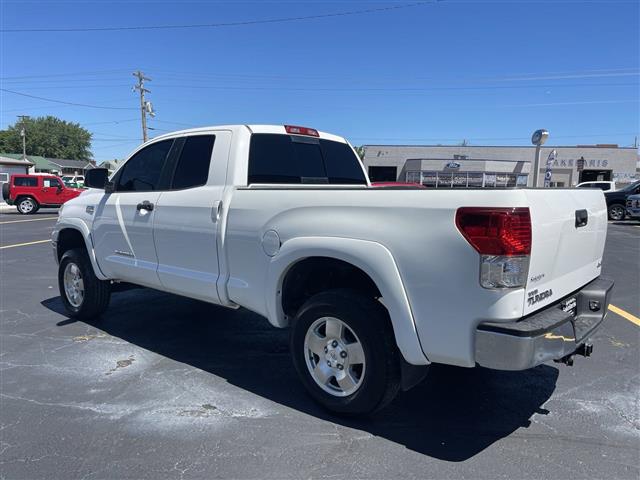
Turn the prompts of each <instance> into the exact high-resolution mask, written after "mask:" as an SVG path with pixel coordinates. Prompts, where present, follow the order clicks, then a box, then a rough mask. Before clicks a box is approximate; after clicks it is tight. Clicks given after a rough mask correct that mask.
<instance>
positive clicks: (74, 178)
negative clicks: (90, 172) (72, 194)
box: [62, 175, 84, 187]
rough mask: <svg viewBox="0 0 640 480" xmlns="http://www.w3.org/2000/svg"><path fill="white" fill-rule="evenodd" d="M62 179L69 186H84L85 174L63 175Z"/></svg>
mask: <svg viewBox="0 0 640 480" xmlns="http://www.w3.org/2000/svg"><path fill="white" fill-rule="evenodd" d="M62 181H63V182H64V184H65V185H68V186H75V187H83V186H84V175H63V176H62Z"/></svg>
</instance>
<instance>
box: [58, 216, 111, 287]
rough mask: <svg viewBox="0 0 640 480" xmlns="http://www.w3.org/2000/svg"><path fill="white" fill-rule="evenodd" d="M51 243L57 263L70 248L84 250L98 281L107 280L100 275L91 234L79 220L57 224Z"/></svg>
mask: <svg viewBox="0 0 640 480" xmlns="http://www.w3.org/2000/svg"><path fill="white" fill-rule="evenodd" d="M52 243H53V244H54V248H55V252H54V253H55V257H56V261H57V262H58V263H59V262H60V259H61V258H62V255H64V252H66V251H67V250H70V249H72V248H84V249H85V250H86V251H87V255H88V256H89V260H91V266H92V267H93V271H94V273H95V275H96V277H98V278H99V279H100V280H108V278H107V277H106V276H105V275H104V274H103V273H102V271H101V270H100V267H99V265H98V262H97V261H96V255H95V251H94V249H93V242H92V239H91V232H90V231H89V228H88V227H87V225H86V224H85V223H84V222H82V221H81V220H76V219H71V220H66V221H64V222H59V223H58V224H57V225H56V228H55V230H54V232H53V235H52Z"/></svg>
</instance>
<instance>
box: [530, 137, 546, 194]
mask: <svg viewBox="0 0 640 480" xmlns="http://www.w3.org/2000/svg"><path fill="white" fill-rule="evenodd" d="M547 138H549V132H548V131H547V130H545V129H544V128H541V129H540V130H536V131H535V132H533V135H532V136H531V143H533V144H534V145H535V146H536V154H535V158H534V159H533V187H534V188H535V187H537V186H538V177H539V176H540V147H542V145H544V142H546V141H547Z"/></svg>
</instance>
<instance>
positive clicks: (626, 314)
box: [609, 305, 640, 327]
mask: <svg viewBox="0 0 640 480" xmlns="http://www.w3.org/2000/svg"><path fill="white" fill-rule="evenodd" d="M609 310H611V311H612V312H613V313H617V314H618V315H620V316H621V317H623V318H626V319H627V320H629V321H630V322H631V323H635V324H636V325H637V326H639V327H640V318H638V317H636V316H635V315H631V314H630V313H629V312H625V311H624V310H622V309H621V308H618V307H616V306H615V305H609Z"/></svg>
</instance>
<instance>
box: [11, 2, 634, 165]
mask: <svg viewBox="0 0 640 480" xmlns="http://www.w3.org/2000/svg"><path fill="white" fill-rule="evenodd" d="M411 1H412V0H407V1H402V0H396V1H393V0H392V1H323V2H320V1H317V2H316V1H309V2H307V1H302V0H296V1H192V2H190V1H155V2H154V1H136V0H122V1H120V0H111V1H56V0H50V1H32V0H3V1H2V2H1V5H2V6H1V7H0V8H1V9H2V10H1V11H0V17H1V19H2V20H1V23H2V25H1V28H2V29H3V30H6V29H15V28H66V27H69V28H86V27H113V26H116V27H118V26H135V25H167V24H170V25H175V24H194V23H198V24H200V23H221V22H242V21H252V20H263V19H274V18H283V17H296V16H309V15H322V14H327V13H340V12H349V11H354V10H363V9H376V8H383V7H387V6H402V5H406V4H408V3H411ZM639 19H640V2H639V1H638V0H635V1H633V0H632V1H628V0H627V1H614V0H607V1H562V0H553V1H544V0H541V1H518V0H513V1H481V0H479V1H460V0H448V1H447V0H444V1H441V2H438V3H433V4H428V3H427V4H424V5H418V6H412V7H407V8H398V9H394V10H386V11H380V12H373V13H366V14H357V15H344V16H335V17H329V18H319V19H312V20H300V21H290V22H282V23H269V24H250V25H242V26H225V27H220V28H197V29H171V30H135V31H102V32H96V31H90V32H73V33H71V32H69V33H60V32H57V33H52V32H30V33H10V32H5V33H1V34H0V40H1V42H2V43H1V47H0V49H1V50H0V54H1V57H2V59H1V65H0V69H1V72H0V77H1V78H2V85H1V86H2V88H4V89H8V90H13V91H17V92H21V93H25V94H29V95H35V96H39V97H45V98H49V99H55V100H61V101H67V102H72V103H85V104H90V105H98V106H103V107H110V108H109V109H96V108H86V107H80V106H70V105H63V104H57V103H52V102H47V101H44V100H39V99H34V98H27V97H23V96H18V95H15V94H12V93H7V92H0V98H1V101H2V104H1V112H0V113H1V117H0V128H6V126H7V125H8V124H11V123H13V122H15V120H16V115H20V114H27V115H32V116H38V115H55V116H58V117H61V118H63V119H65V120H70V121H74V122H78V123H80V124H82V125H83V126H86V128H88V129H90V130H91V131H92V132H93V133H94V143H93V152H94V157H95V158H96V159H97V160H98V161H101V160H106V159H111V158H121V157H123V156H125V155H126V154H127V153H128V152H129V151H130V150H131V149H133V148H134V147H135V146H136V145H137V144H138V143H139V141H140V140H139V139H140V136H141V133H140V122H139V111H138V110H136V107H137V102H138V98H137V96H136V94H134V93H133V92H132V91H131V86H132V85H133V83H134V78H133V76H132V74H131V72H132V71H133V70H135V69H141V70H143V71H144V72H145V74H147V75H148V76H149V77H151V78H152V79H153V81H152V82H150V83H149V89H150V90H151V91H152V92H151V94H150V95H149V97H148V98H149V99H150V100H151V101H152V102H153V104H154V107H155V109H156V111H157V117H156V119H155V120H151V122H150V126H151V127H154V128H156V129H157V130H155V131H152V132H151V134H152V135H157V134H159V133H164V131H171V130H176V129H181V128H186V127H188V126H198V125H216V124H231V123H274V124H284V123H290V124H299V125H304V126H310V127H314V128H318V129H321V130H326V131H330V132H334V133H338V134H342V135H344V136H345V137H347V138H348V139H349V140H350V141H351V142H352V143H353V144H354V145H361V144H376V143H377V144H379V143H393V144H438V143H442V144H455V143H459V142H461V141H462V140H463V139H468V140H469V141H470V143H471V144H475V145H501V144H505V145H526V144H528V143H529V141H528V139H529V137H530V135H531V132H532V131H533V130H535V129H537V128H547V129H548V130H549V131H550V132H551V136H550V140H549V143H550V144H554V145H560V144H566V145H575V144H578V143H618V144H620V145H631V144H633V141H634V136H635V135H638V134H639V123H640V120H639V116H640V114H639V109H640V105H639V97H640V85H639V80H640V76H639V75H640V74H639V72H640V48H639V45H640V38H639V35H640V34H639V32H640V20H639ZM114 107H117V108H118V109H112V108H114ZM127 108H129V109H127Z"/></svg>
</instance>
